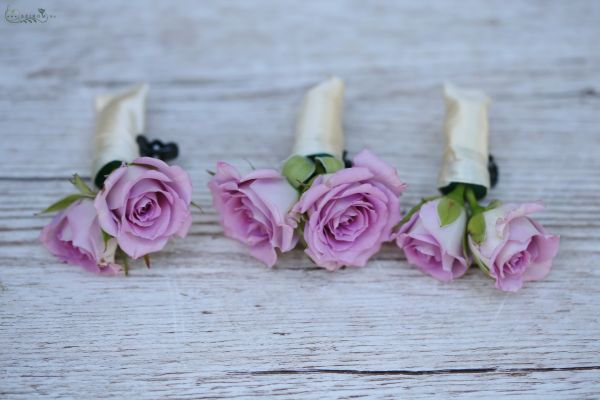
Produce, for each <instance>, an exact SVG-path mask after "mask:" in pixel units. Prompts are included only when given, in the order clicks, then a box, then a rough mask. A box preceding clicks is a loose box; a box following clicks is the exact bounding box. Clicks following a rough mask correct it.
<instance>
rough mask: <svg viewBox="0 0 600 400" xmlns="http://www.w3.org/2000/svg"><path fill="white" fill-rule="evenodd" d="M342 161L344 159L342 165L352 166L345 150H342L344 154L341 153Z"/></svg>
mask: <svg viewBox="0 0 600 400" xmlns="http://www.w3.org/2000/svg"><path fill="white" fill-rule="evenodd" d="M342 161H344V167H346V168H352V161H351V160H350V159H349V158H348V151H347V150H344V154H343V155H342Z"/></svg>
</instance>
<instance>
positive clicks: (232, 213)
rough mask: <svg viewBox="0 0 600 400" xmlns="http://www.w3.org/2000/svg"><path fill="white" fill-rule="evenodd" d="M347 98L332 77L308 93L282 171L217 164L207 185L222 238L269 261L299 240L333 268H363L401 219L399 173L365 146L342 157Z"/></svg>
mask: <svg viewBox="0 0 600 400" xmlns="http://www.w3.org/2000/svg"><path fill="white" fill-rule="evenodd" d="M343 97H344V84H343V82H342V81H341V80H340V79H339V78H335V77H334V78H330V79H328V80H326V81H324V82H322V83H320V84H318V85H317V86H315V87H313V88H311V89H310V90H309V91H308V92H307V94H306V96H305V98H304V101H303V104H302V106H301V109H300V113H299V116H298V123H297V128H296V136H295V143H294V146H293V150H292V155H291V156H290V157H289V158H288V159H287V160H286V161H285V162H284V163H283V166H282V168H281V171H278V170H275V169H267V170H255V171H252V172H250V173H249V174H246V175H241V174H240V173H239V172H238V171H237V170H236V169H235V168H234V167H233V166H231V165H229V164H226V163H224V162H220V163H219V164H218V165H217V170H216V172H215V173H214V176H213V178H212V179H211V181H210V182H209V188H210V190H211V192H212V195H213V204H214V206H215V208H216V209H217V210H218V212H219V215H220V222H221V225H222V226H223V230H224V232H225V235H227V236H229V237H231V238H233V239H236V240H238V241H240V242H242V243H243V244H245V245H246V246H247V248H248V249H249V251H250V253H251V254H252V255H253V256H255V257H256V258H258V259H259V260H261V261H262V262H263V263H265V264H266V265H268V266H273V265H274V264H275V263H276V261H277V252H286V251H289V250H291V249H293V248H295V247H296V245H297V244H298V243H300V245H301V246H302V247H303V248H304V249H305V252H306V254H307V255H308V256H309V257H310V258H311V260H312V261H314V262H315V263H316V264H317V265H318V266H320V267H323V268H326V269H328V270H336V269H338V268H340V267H342V266H364V265H365V264H366V263H367V261H368V259H369V258H370V257H371V256H372V255H373V254H375V253H376V252H377V251H378V250H379V249H380V247H381V245H382V243H383V242H386V241H389V240H391V239H392V228H393V227H394V225H396V224H397V223H398V222H399V221H400V218H401V214H400V204H399V196H400V194H401V193H402V191H403V190H404V189H405V184H404V183H403V182H402V181H401V180H400V178H399V177H398V174H397V171H396V170H395V169H394V168H393V167H392V166H390V165H389V164H387V163H386V162H384V161H383V160H381V159H379V158H378V157H376V156H375V155H374V154H372V153H371V152H370V151H368V150H363V151H362V152H360V153H359V154H358V155H357V156H356V157H354V159H353V160H352V161H351V162H350V161H349V160H347V159H346V158H345V152H344V133H343V129H342V113H343V100H344V99H343Z"/></svg>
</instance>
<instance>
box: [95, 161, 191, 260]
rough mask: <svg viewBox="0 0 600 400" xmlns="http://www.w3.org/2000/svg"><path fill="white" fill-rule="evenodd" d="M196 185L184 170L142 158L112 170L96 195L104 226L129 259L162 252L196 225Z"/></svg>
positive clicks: (100, 218)
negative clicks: (193, 211)
mask: <svg viewBox="0 0 600 400" xmlns="http://www.w3.org/2000/svg"><path fill="white" fill-rule="evenodd" d="M191 195H192V183H191V181H190V177H189V175H188V174H187V173H186V172H185V171H184V170H183V169H181V168H180V167H177V166H169V165H167V164H165V163H164V162H163V161H161V160H158V159H155V158H150V157H141V158H138V159H136V160H135V161H134V162H133V163H131V164H129V165H125V164H124V165H123V166H121V167H120V168H118V169H116V170H115V171H113V172H112V173H111V174H110V175H109V176H108V178H106V181H105V182H104V187H103V188H102V190H101V191H100V192H99V193H98V195H97V196H96V200H95V202H94V205H95V207H96V210H97V212H98V218H99V221H100V227H101V228H102V229H103V230H104V231H105V232H106V233H108V234H109V235H111V236H113V237H115V238H116V239H117V241H118V243H119V247H120V248H121V249H122V250H123V251H124V252H125V253H126V254H127V255H128V256H130V257H132V258H139V257H142V256H144V255H147V254H149V253H152V252H155V251H159V250H161V249H162V248H163V247H164V246H165V244H166V243H167V241H168V240H169V238H170V237H171V236H173V235H177V236H179V237H184V236H185V235H186V234H187V232H188V230H189V228H190V225H191V223H192V218H191V214H190V211H189V206H190V203H191Z"/></svg>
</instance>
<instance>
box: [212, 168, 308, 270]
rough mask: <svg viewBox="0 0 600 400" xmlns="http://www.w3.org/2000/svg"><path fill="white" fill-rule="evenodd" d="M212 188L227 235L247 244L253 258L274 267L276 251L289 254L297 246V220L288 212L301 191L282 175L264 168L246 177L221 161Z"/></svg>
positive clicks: (214, 203) (215, 204)
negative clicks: (295, 231) (295, 232)
mask: <svg viewBox="0 0 600 400" xmlns="http://www.w3.org/2000/svg"><path fill="white" fill-rule="evenodd" d="M208 187H209V189H210V191H211V193H212V197H213V205H214V207H215V208H216V209H217V211H218V212H219V217H220V223H221V226H222V227H223V230H224V231H225V235H226V236H228V237H230V238H232V239H235V240H238V241H240V242H241V243H243V244H244V245H246V246H247V247H248V249H249V251H250V254H251V255H252V256H253V257H255V258H257V259H258V260H260V261H262V262H263V263H264V264H266V265H267V266H269V267H272V266H273V265H275V263H276V262H277V252H276V249H278V250H279V251H282V252H285V251H289V250H292V249H293V248H294V247H295V246H296V243H297V242H298V237H297V236H296V235H295V234H294V230H295V228H296V221H294V219H293V218H291V217H290V216H288V212H289V210H290V209H291V208H292V206H293V205H294V204H295V203H296V201H297V200H298V192H297V191H296V190H295V189H294V188H293V187H292V186H291V185H290V184H289V183H288V181H287V180H286V179H285V178H284V177H283V176H281V174H280V173H279V172H277V171H276V170H272V169H261V170H256V171H252V172H250V173H249V174H247V175H246V176H244V177H242V176H240V174H239V173H238V171H237V170H236V169H235V168H234V167H233V166H231V165H229V164H227V163H225V162H219V163H218V164H217V171H216V173H215V175H214V176H213V178H212V179H211V180H210V182H209V183H208Z"/></svg>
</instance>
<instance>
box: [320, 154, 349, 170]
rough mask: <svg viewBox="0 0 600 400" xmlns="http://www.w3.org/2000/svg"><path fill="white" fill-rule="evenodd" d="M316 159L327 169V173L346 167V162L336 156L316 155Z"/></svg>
mask: <svg viewBox="0 0 600 400" xmlns="http://www.w3.org/2000/svg"><path fill="white" fill-rule="evenodd" d="M315 160H316V161H318V162H319V163H320V164H321V165H322V166H323V169H324V170H325V173H326V174H332V173H334V172H336V171H339V170H340V169H343V168H344V163H343V162H342V161H341V160H338V159H337V158H335V157H331V156H320V157H315Z"/></svg>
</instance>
